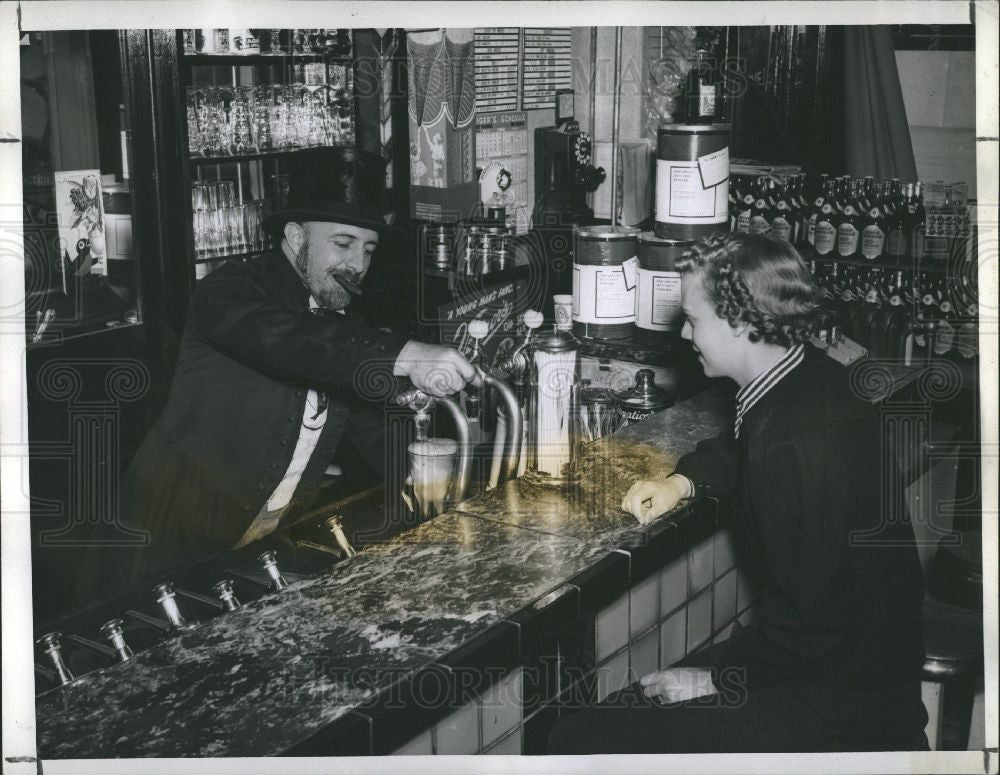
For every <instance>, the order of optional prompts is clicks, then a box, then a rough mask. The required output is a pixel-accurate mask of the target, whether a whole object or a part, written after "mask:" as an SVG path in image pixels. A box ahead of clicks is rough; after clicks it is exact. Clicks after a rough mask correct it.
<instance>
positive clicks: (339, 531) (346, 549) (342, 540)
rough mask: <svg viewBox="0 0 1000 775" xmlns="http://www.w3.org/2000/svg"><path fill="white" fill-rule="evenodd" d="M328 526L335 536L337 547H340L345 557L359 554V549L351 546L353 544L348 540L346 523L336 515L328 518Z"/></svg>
mask: <svg viewBox="0 0 1000 775" xmlns="http://www.w3.org/2000/svg"><path fill="white" fill-rule="evenodd" d="M326 526H327V528H328V529H329V531H330V533H331V534H332V535H333V540H334V541H336V542H337V546H338V547H340V551H341V552H343V553H344V556H345V557H353V556H354V555H356V554H357V553H358V551H357V549H355V548H354V547H353V546H351V542H350V541H348V540H347V534H346V533H345V532H344V523H343V521H342V520H341V519H340V517H339V516H337V515H336V514H334V515H333V516H331V517H327V518H326Z"/></svg>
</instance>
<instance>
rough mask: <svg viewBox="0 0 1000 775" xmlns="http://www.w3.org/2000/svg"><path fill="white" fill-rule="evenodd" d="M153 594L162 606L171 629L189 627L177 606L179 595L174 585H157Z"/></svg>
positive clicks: (165, 583) (167, 583) (166, 583)
mask: <svg viewBox="0 0 1000 775" xmlns="http://www.w3.org/2000/svg"><path fill="white" fill-rule="evenodd" d="M153 594H154V595H155V596H156V602H157V603H159V604H160V607H161V608H162V609H163V613H164V615H165V616H166V617H167V621H168V622H170V626H171V627H173V628H174V629H180V628H182V627H186V626H187V622H186V621H185V619H184V616H183V615H182V614H181V609H180V608H179V607H178V606H177V595H176V592H175V591H174V585H173V584H172V583H170V582H169V581H165V582H163V583H162V584H157V585H156V586H155V587H153Z"/></svg>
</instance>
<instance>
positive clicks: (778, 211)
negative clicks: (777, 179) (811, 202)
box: [768, 190, 795, 244]
mask: <svg viewBox="0 0 1000 775" xmlns="http://www.w3.org/2000/svg"><path fill="white" fill-rule="evenodd" d="M792 198H793V196H792V195H790V194H789V192H788V191H787V190H786V191H784V192H781V193H779V194H778V196H777V202H776V203H775V205H774V207H772V208H771V210H770V212H769V213H768V217H769V219H770V223H769V224H768V225H769V227H770V229H771V233H772V234H773V235H774V236H775V237H778V238H779V239H783V240H784V241H785V242H788V243H792V244H794V241H793V237H794V231H795V213H794V211H793V210H792V204H791V201H792Z"/></svg>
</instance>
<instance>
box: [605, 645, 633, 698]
mask: <svg viewBox="0 0 1000 775" xmlns="http://www.w3.org/2000/svg"><path fill="white" fill-rule="evenodd" d="M626 686H628V649H625V650H624V651H622V652H621V653H620V654H618V655H617V656H615V657H612V658H611V659H609V660H608V661H607V662H605V663H604V664H603V665H600V666H598V668H597V701H598V702H601V701H602V700H604V699H605V698H606V697H607V696H608V695H609V694H613V693H614V692H617V691H620V690H621V689H624V688H625V687H626Z"/></svg>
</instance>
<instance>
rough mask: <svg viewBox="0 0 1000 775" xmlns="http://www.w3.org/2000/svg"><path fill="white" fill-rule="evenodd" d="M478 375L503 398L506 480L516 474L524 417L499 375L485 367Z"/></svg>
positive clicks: (515, 399)
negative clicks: (505, 417)
mask: <svg viewBox="0 0 1000 775" xmlns="http://www.w3.org/2000/svg"><path fill="white" fill-rule="evenodd" d="M479 375H480V377H481V378H482V380H483V384H484V385H489V386H490V387H492V388H493V389H494V390H496V391H497V392H498V393H499V394H500V396H501V397H502V398H503V402H504V407H505V410H506V415H507V422H506V434H505V435H506V437H507V438H506V444H505V445H504V459H503V478H504V479H505V480H507V481H509V480H511V479H514V478H515V477H516V476H517V465H518V463H519V462H520V460H521V434H522V433H523V422H524V418H523V415H522V413H521V404H520V402H519V401H518V400H517V396H516V395H514V391H513V390H511V388H510V385H508V384H507V383H506V382H504V381H503V380H502V379H500V378H499V377H495V376H493V374H491V373H490V372H488V371H486V370H485V369H482V368H480V369H479Z"/></svg>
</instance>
